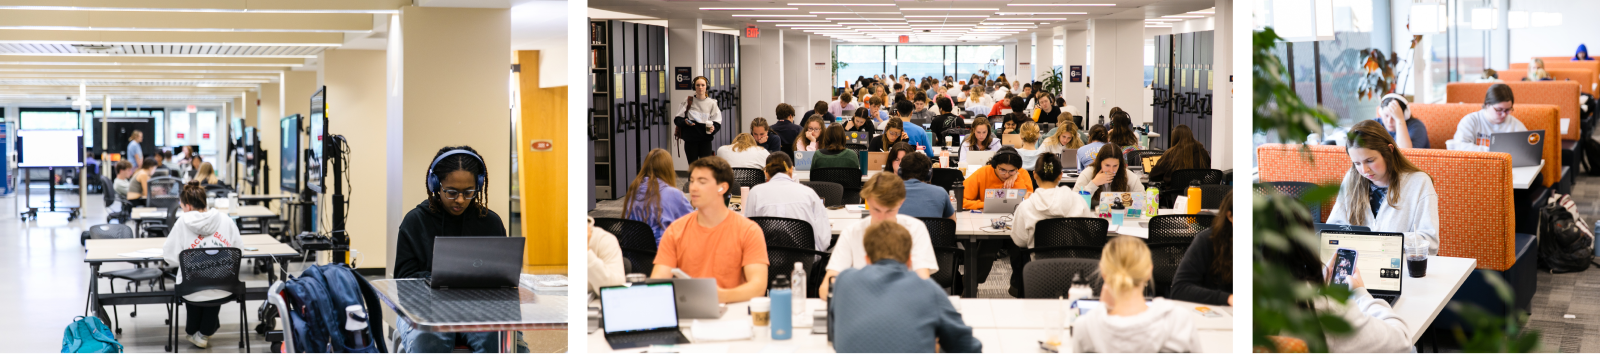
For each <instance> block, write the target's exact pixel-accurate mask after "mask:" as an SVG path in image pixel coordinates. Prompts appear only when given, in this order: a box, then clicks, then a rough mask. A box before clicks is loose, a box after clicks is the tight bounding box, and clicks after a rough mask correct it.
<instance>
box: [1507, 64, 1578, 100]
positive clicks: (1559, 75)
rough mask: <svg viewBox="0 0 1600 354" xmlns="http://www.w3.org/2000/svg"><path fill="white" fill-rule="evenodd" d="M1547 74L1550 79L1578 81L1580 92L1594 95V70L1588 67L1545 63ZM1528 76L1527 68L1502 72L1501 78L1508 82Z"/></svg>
mask: <svg viewBox="0 0 1600 354" xmlns="http://www.w3.org/2000/svg"><path fill="white" fill-rule="evenodd" d="M1544 72H1545V73H1546V74H1550V81H1572V82H1576V83H1578V92H1582V93H1587V94H1590V95H1594V89H1595V87H1594V85H1593V84H1594V72H1592V71H1589V70H1588V69H1550V68H1549V65H1545V71H1544ZM1526 77H1528V70H1527V69H1512V70H1505V71H1501V72H1500V80H1501V81H1506V82H1516V81H1522V79H1523V78H1526Z"/></svg>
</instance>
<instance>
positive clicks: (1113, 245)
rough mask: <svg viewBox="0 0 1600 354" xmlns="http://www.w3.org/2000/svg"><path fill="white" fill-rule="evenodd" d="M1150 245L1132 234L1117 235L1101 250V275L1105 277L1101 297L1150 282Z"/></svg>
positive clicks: (1137, 287)
mask: <svg viewBox="0 0 1600 354" xmlns="http://www.w3.org/2000/svg"><path fill="white" fill-rule="evenodd" d="M1152 269H1153V266H1152V265H1151V262H1150V247H1149V246H1145V244H1144V241H1142V240H1139V239H1135V238H1133V237H1132V236H1117V237H1115V238H1112V239H1111V241H1110V242H1106V247H1105V249H1104V250H1102V251H1101V252H1100V277H1101V278H1102V279H1105V286H1104V288H1103V290H1101V292H1100V294H1101V295H1100V296H1101V297H1106V296H1107V295H1106V294H1107V292H1109V293H1124V292H1126V291H1130V290H1139V288H1141V287H1143V286H1144V285H1145V284H1146V283H1148V282H1150V275H1151V274H1150V272H1151V270H1152Z"/></svg>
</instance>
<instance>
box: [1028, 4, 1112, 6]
mask: <svg viewBox="0 0 1600 354" xmlns="http://www.w3.org/2000/svg"><path fill="white" fill-rule="evenodd" d="M1006 6H1117V4H1009V5H1006Z"/></svg>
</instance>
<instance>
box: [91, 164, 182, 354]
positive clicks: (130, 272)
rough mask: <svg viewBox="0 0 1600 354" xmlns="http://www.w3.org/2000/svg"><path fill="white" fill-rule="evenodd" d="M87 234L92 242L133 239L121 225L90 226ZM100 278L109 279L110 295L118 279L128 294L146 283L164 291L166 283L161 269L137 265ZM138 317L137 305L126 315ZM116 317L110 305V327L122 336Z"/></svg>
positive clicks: (111, 272) (115, 312)
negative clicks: (158, 286)
mask: <svg viewBox="0 0 1600 354" xmlns="http://www.w3.org/2000/svg"><path fill="white" fill-rule="evenodd" d="M113 193H114V192H113ZM88 233H89V239H92V240H114V239H129V238H133V228H131V227H128V225H123V224H104V225H95V226H90V227H89V231H88ZM100 277H101V278H106V279H111V281H112V286H110V287H109V288H110V289H111V293H112V294H116V293H117V287H116V284H115V282H116V280H118V279H121V280H126V281H128V283H127V284H126V289H125V291H128V292H132V291H134V290H137V289H138V287H139V283H146V284H147V285H148V286H149V287H150V290H155V289H156V286H157V284H160V288H161V290H166V289H167V283H166V282H163V281H161V279H162V272H161V269H158V268H145V267H144V266H143V265H142V264H141V265H139V267H138V268H131V269H119V270H112V271H104V272H100ZM138 316H139V305H133V312H130V313H128V317H138ZM117 317H118V315H117V306H116V305H112V306H111V320H112V321H113V324H112V327H113V328H115V329H116V333H117V334H122V324H121V322H120V321H118V320H117Z"/></svg>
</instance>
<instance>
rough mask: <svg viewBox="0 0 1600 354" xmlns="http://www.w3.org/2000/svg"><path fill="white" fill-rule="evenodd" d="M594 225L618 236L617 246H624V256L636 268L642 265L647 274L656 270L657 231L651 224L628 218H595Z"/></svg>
mask: <svg viewBox="0 0 1600 354" xmlns="http://www.w3.org/2000/svg"><path fill="white" fill-rule="evenodd" d="M594 227H598V228H600V229H601V230H606V232H610V233H611V235H612V236H616V237H617V246H619V247H620V248H622V258H624V259H627V260H628V262H629V263H632V264H633V265H634V267H635V268H641V267H642V268H643V270H645V275H646V276H649V275H650V274H649V272H651V271H654V269H655V265H654V264H655V261H656V246H657V245H656V233H655V231H654V230H651V229H650V225H649V224H645V223H643V222H639V221H634V220H628V219H616V218H594Z"/></svg>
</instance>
